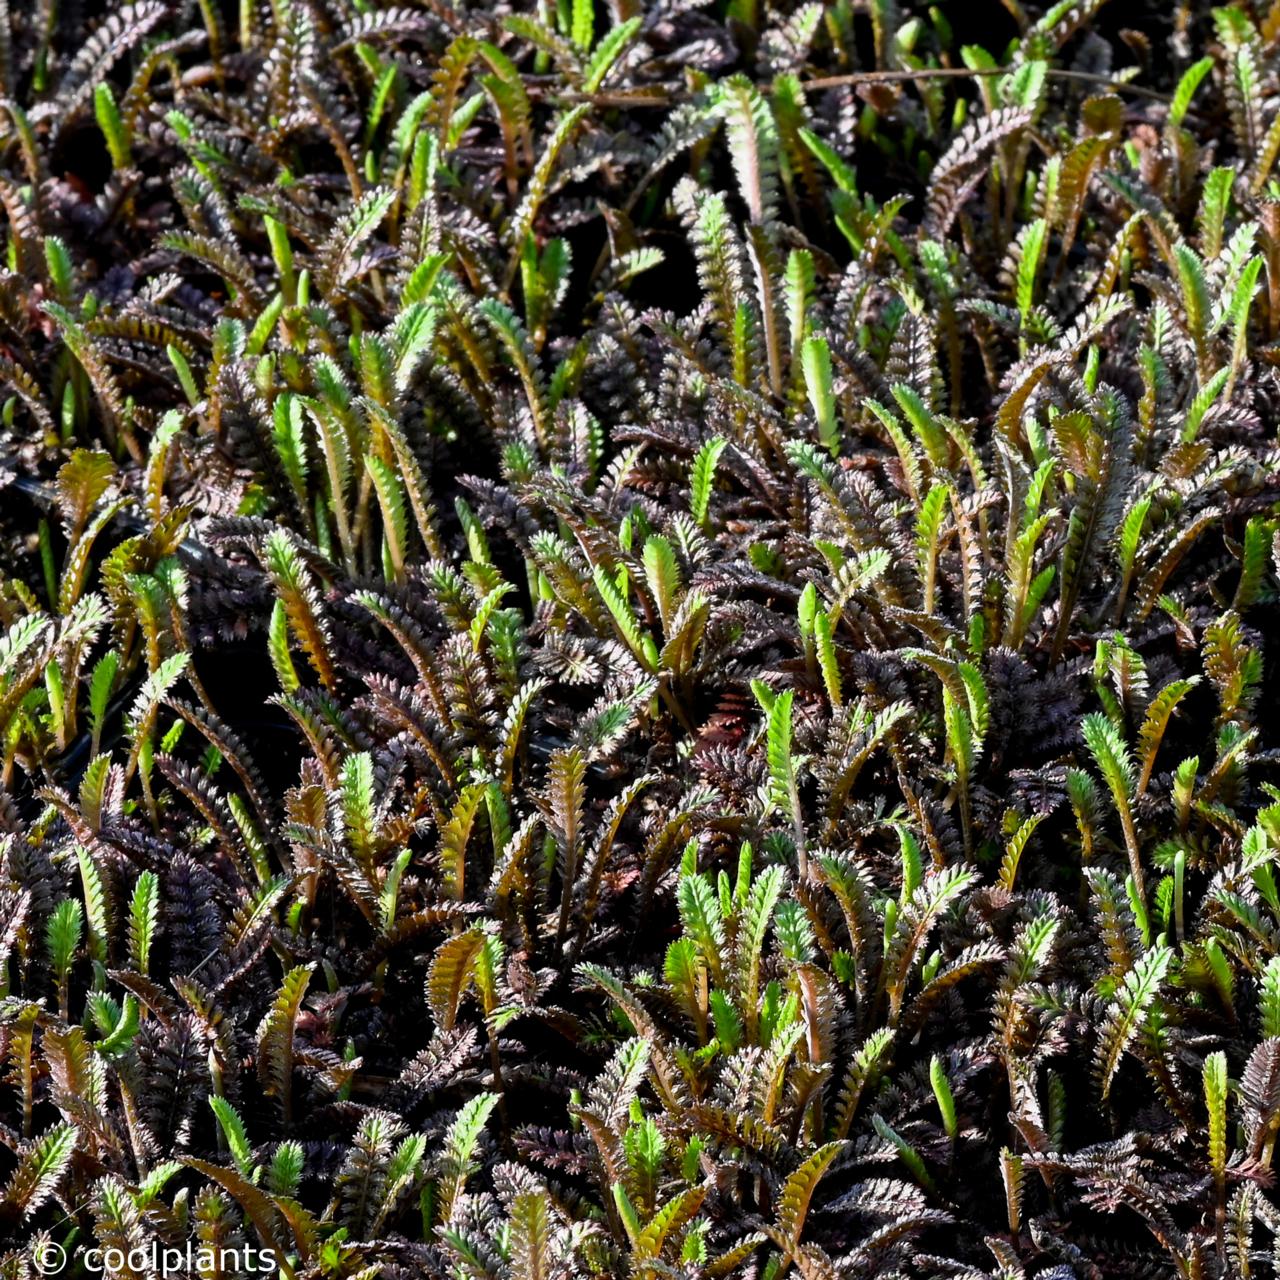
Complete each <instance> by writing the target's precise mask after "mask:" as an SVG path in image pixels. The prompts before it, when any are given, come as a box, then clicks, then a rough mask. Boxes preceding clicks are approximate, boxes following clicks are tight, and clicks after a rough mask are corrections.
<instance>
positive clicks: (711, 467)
mask: <svg viewBox="0 0 1280 1280" xmlns="http://www.w3.org/2000/svg"><path fill="white" fill-rule="evenodd" d="M728 443H729V442H728V441H727V440H725V439H724V438H723V437H722V436H712V437H711V439H710V440H707V441H706V442H705V443H704V444H703V445H702V447H701V448H700V449H699V450H698V452H697V454H696V455H695V457H694V459H693V466H692V467H691V468H690V470H689V490H690V496H689V512H690V514H691V515H692V516H693V518H694V520H695V521H697V523H698V524H699V525H701V526H703V527H704V528H705V527H706V523H707V512H708V511H709V509H710V506H711V486H712V484H713V482H714V481H715V474H716V463H718V462H719V461H720V455H721V454H722V453H723V452H724V449H725V445H727V444H728Z"/></svg>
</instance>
